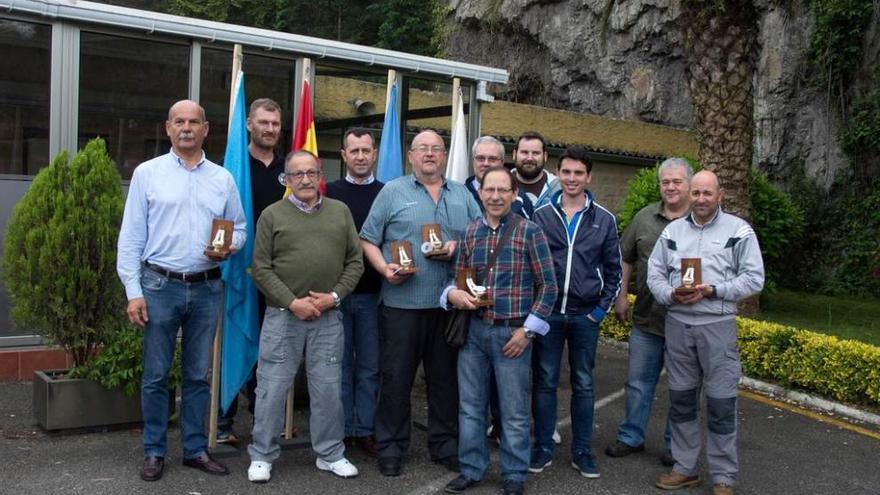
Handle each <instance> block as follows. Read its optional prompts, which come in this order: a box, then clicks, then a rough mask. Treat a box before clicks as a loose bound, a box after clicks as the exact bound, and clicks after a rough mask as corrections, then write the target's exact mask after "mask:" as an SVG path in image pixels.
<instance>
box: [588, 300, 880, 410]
mask: <svg viewBox="0 0 880 495" xmlns="http://www.w3.org/2000/svg"><path fill="white" fill-rule="evenodd" d="M629 300H630V308H632V307H633V303H634V301H635V297H634V296H632V295H630V296H629ZM736 326H737V336H738V338H737V340H738V346H739V352H740V359H741V362H742V369H743V373H744V374H745V375H747V376H750V377H753V378H763V379H770V380H773V381H776V382H778V383H779V384H781V385H782V386H785V387H791V386H794V387H798V388H801V389H805V390H808V391H812V392H817V393H820V394H823V395H826V396H829V397H832V398H834V399H837V400H842V401H847V402H852V403H856V404H870V405H874V406H876V405H880V347H877V346H873V345H870V344H865V343H863V342H858V341H855V340H841V339H838V338H837V337H834V336H830V335H823V334H819V333H815V332H810V331H807V330H800V329H797V328H794V327H788V326H784V325H778V324H776V323H770V322H765V321H758V320H752V319H749V318H737V319H736ZM630 328H631V323H630V322H629V321H627V322H626V323H620V322H618V321H617V319H616V318H614V316H613V315H609V316H608V317H606V318H605V319H604V320H602V325H601V326H600V331H601V333H602V336H604V337H609V338H612V339H615V340H619V341H625V340H627V339H628V338H629V329H630Z"/></svg>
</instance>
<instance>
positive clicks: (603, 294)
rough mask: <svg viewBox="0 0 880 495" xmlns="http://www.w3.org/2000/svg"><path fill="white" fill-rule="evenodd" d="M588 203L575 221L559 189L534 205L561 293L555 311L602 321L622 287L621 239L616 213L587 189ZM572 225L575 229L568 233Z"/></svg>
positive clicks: (536, 217) (535, 218) (586, 202)
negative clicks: (573, 222)
mask: <svg viewBox="0 0 880 495" xmlns="http://www.w3.org/2000/svg"><path fill="white" fill-rule="evenodd" d="M585 193H586V194H585V196H586V197H585V206H584V209H583V210H582V211H581V213H580V215H577V216H576V221H577V224H576V225H574V226H571V227H572V228H571V229H569V223H570V220H571V219H566V218H565V213H563V211H562V206H561V205H560V204H559V197H560V195H561V194H562V192H561V191H558V192H557V193H556V194H554V195H553V197H552V198H550V200H549V201H548V202H547V203H546V204H545V205H544V206H542V207H540V208H538V209H536V210H535V215H534V218H533V220H534V222H535V223H537V224H538V225H539V226H540V227H541V228H542V229H543V230H544V235H545V236H546V237H547V243H548V244H549V245H550V252H551V254H552V255H553V269H554V271H555V272H556V283H557V285H558V286H559V295H558V296H557V297H556V305H555V306H554V308H553V312H554V313H561V314H566V315H587V314H589V315H590V316H592V317H593V319H594V320H596V321H597V322H601V321H602V319H603V318H605V315H606V314H607V313H608V311H609V309H610V308H611V305H612V304H614V300H615V299H616V298H617V293H618V292H619V291H620V276H621V271H622V268H621V266H620V244H619V240H618V237H617V222H616V221H615V219H614V214H612V213H611V212H610V211H608V210H606V209H605V208H603V207H602V206H601V205H599V204H598V203H596V202H595V201H594V200H593V193H591V192H590V191H585ZM569 230H571V232H572V235H569Z"/></svg>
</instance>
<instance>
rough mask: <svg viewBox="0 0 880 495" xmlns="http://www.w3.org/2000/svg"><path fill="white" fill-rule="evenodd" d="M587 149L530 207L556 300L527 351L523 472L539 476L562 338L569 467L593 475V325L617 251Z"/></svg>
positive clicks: (574, 153)
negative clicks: (527, 454) (529, 410)
mask: <svg viewBox="0 0 880 495" xmlns="http://www.w3.org/2000/svg"><path fill="white" fill-rule="evenodd" d="M592 168H593V165H592V162H591V161H590V158H589V156H588V155H587V151H586V150H585V149H584V148H582V147H580V146H574V147H571V148H569V149H567V150H565V152H564V153H563V154H562V157H561V158H560V162H559V183H560V185H561V190H560V191H559V192H557V193H556V194H554V195H553V196H552V197H551V198H550V201H549V202H548V203H547V204H545V205H544V206H541V207H540V208H538V209H536V210H535V215H534V218H533V220H534V221H535V223H537V224H538V225H539V226H540V227H541V228H542V229H543V230H544V235H545V236H546V237H547V241H548V243H549V244H550V252H551V253H552V255H553V267H554V270H555V272H556V281H557V283H558V284H559V297H557V299H556V305H555V306H554V308H553V314H552V315H551V316H550V331H549V332H548V333H547V334H546V335H542V336H538V337H537V338H535V348H534V351H533V361H532V362H533V368H534V374H533V377H534V378H533V380H534V392H533V400H534V416H535V445H534V448H533V449H532V456H531V462H530V465H529V471H531V472H533V473H540V472H541V471H543V470H544V469H545V468H546V467H548V466H550V464H552V462H553V448H554V446H555V444H554V442H553V431H554V428H555V427H556V388H557V386H558V385H559V370H560V363H561V360H562V349H563V347H564V346H565V342H566V341H568V361H569V366H570V368H571V390H572V398H571V418H572V425H571V426H572V441H571V456H572V459H571V465H572V467H573V468H575V469H576V470H577V471H578V472H580V473H581V475H583V476H584V477H587V478H598V477H599V468H598V467H597V465H596V459H595V457H594V456H593V453H592V434H593V402H594V392H593V365H594V364H595V361H596V345H597V342H598V339H599V323H600V322H601V321H602V319H603V318H604V317H605V315H606V314H607V313H608V311H609V310H610V308H611V306H612V305H613V304H614V300H615V298H616V297H617V293H618V291H619V290H620V276H621V270H622V269H621V265H620V246H619V243H618V238H617V223H616V221H615V219H614V215H613V214H612V213H611V212H609V211H608V210H606V209H605V208H603V207H602V206H601V205H599V204H598V203H596V202H595V201H594V200H593V194H592V193H591V192H590V191H588V190H587V189H586V187H587V184H589V183H590V181H591V179H592V177H591V172H592Z"/></svg>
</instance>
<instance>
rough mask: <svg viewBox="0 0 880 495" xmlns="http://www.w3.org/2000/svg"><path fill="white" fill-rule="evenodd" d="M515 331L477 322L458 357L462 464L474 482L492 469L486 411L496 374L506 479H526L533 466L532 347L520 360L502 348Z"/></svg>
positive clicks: (462, 472)
mask: <svg viewBox="0 0 880 495" xmlns="http://www.w3.org/2000/svg"><path fill="white" fill-rule="evenodd" d="M513 330H515V329H514V328H510V327H497V326H494V325H490V324H488V323H486V322H484V321H482V320H479V319H477V318H472V319H471V324H470V330H469V331H468V337H467V342H465V344H464V346H463V347H462V348H461V350H460V351H459V353H458V396H459V412H458V430H459V436H458V461H459V463H460V464H461V474H463V475H465V476H467V477H468V478H471V479H475V480H481V479H483V476H485V474H486V469H487V468H488V467H489V446H488V445H487V439H486V413H487V411H488V407H489V381H490V380H491V372H492V371H493V370H494V372H495V380H496V383H497V385H498V396H499V398H500V400H499V403H498V405H499V410H500V413H501V418H500V419H501V425H502V426H501V449H500V450H501V478H502V479H505V480H513V481H525V479H526V472H527V470H528V468H529V363H531V351H532V346H529V347H527V348H526V350H525V351H524V352H523V353H522V354H520V355H519V356H517V357H516V358H512V359H511V358H506V357H504V354H503V353H502V352H501V349H502V348H503V347H504V344H506V343H507V341H508V340H510V334H511V332H512V331H513ZM551 434H552V432H551ZM551 442H552V440H551Z"/></svg>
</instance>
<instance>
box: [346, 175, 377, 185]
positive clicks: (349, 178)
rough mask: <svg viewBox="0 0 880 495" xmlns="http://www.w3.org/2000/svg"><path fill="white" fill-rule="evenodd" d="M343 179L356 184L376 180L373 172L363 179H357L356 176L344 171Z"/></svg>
mask: <svg viewBox="0 0 880 495" xmlns="http://www.w3.org/2000/svg"><path fill="white" fill-rule="evenodd" d="M345 180H346V181H348V182H351V183H352V184H357V185H359V186H366V185H367V184H372V183H373V181H375V180H376V178H375V177H373V174H370V176H369V177H365V178H363V179H358V178H357V177H355V176H353V175H351V174H350V173H348V172H346V173H345Z"/></svg>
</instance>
